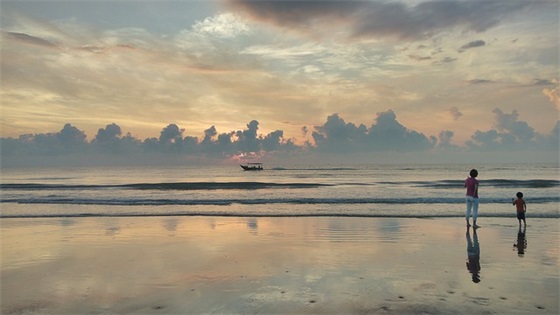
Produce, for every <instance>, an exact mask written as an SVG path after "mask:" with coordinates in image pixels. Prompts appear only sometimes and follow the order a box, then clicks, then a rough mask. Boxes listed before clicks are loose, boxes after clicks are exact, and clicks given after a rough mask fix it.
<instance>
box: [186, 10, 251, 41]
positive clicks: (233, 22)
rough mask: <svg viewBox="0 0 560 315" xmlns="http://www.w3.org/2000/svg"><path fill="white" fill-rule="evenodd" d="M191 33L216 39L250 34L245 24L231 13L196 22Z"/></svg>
mask: <svg viewBox="0 0 560 315" xmlns="http://www.w3.org/2000/svg"><path fill="white" fill-rule="evenodd" d="M192 28H193V31H194V32H196V33H199V34H203V35H209V36H214V37H218V38H232V37H236V36H238V35H243V34H248V33H249V32H250V29H249V26H248V25H247V23H245V22H243V20H241V19H240V18H239V17H237V16H236V15H234V14H232V13H223V14H219V15H216V16H212V17H207V18H205V19H204V20H203V21H197V22H196V23H195V24H194V25H193V27H192Z"/></svg>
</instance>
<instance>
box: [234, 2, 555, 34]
mask: <svg viewBox="0 0 560 315" xmlns="http://www.w3.org/2000/svg"><path fill="white" fill-rule="evenodd" d="M225 3H226V4H228V5H229V7H230V8H233V9H236V10H237V11H238V12H240V13H243V14H245V15H246V16H248V17H250V18H252V19H254V20H256V21H260V22H263V23H268V24H271V25H274V26H277V27H280V28H284V29H290V30H295V31H298V32H303V33H307V34H321V33H322V28H324V27H325V25H329V26H335V25H340V26H343V27H344V29H346V30H348V32H349V33H348V36H349V37H350V38H374V37H375V38H378V37H395V38H398V39H402V40H416V39H423V38H427V37H429V36H432V35H434V34H437V33H440V32H445V31H449V29H460V30H462V31H471V32H475V33H480V32H483V31H486V30H488V29H490V28H492V27H495V26H497V25H499V24H501V23H502V22H503V21H505V20H507V19H510V18H511V17H512V16H514V15H517V16H518V17H522V16H523V14H527V13H528V12H530V10H532V9H539V8H540V9H546V8H550V9H555V8H554V6H553V4H552V3H551V1H504V0H486V1H464V0H448V1H441V0H435V1H425V2H421V3H418V4H416V5H408V4H406V3H404V2H402V1H329V0H299V1H291V0H286V1H278V0H275V1H267V0H263V1H253V0H226V1H225ZM478 44H480V43H478Z"/></svg>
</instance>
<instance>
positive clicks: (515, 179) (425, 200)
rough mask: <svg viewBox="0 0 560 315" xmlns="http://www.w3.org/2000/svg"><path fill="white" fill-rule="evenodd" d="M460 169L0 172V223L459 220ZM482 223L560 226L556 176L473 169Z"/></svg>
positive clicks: (514, 168) (529, 169) (542, 171)
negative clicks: (522, 214)
mask: <svg viewBox="0 0 560 315" xmlns="http://www.w3.org/2000/svg"><path fill="white" fill-rule="evenodd" d="M471 168H472V166H469V165H265V169H264V170H262V171H244V170H242V169H241V168H240V167H239V165H217V166H174V167H171V166H155V167H154V166H149V167H148V166H143V167H139V166H137V167H80V168H78V167H74V168H29V169H23V168H4V169H2V171H1V177H2V178H1V186H0V189H1V203H0V206H1V211H0V212H1V213H0V217H4V218H8V217H73V216H176V215H221V216H364V217H428V218H429V217H460V216H464V213H465V205H464V204H465V188H464V181H465V179H466V178H467V177H468V173H469V171H470V169H471ZM476 168H477V169H478V172H479V177H478V180H479V181H480V188H479V196H480V210H479V216H481V217H515V208H514V207H513V206H512V204H511V202H512V198H515V194H516V193H517V192H518V191H521V192H523V194H524V195H525V198H524V199H525V200H526V203H527V217H528V218H531V217H541V218H559V217H560V210H559V205H560V194H559V190H558V188H559V187H560V180H559V167H558V165H557V164H548V165H540V164H539V165H529V164H527V165H511V164H508V165H498V164H492V165H485V166H476Z"/></svg>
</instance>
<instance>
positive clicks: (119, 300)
mask: <svg viewBox="0 0 560 315" xmlns="http://www.w3.org/2000/svg"><path fill="white" fill-rule="evenodd" d="M528 222H529V225H528V227H527V230H526V233H525V235H519V234H518V224H517V220H516V219H515V218H513V217H512V218H481V219H480V220H479V224H480V225H482V227H481V228H480V229H479V230H478V231H477V233H476V236H475V235H474V233H473V231H472V229H471V230H470V233H468V234H467V228H466V227H465V226H464V221H463V219H461V218H444V219H405V218H351V217H295V218H293V217H292V218H289V217H286V218H282V217H280V218H266V217H260V218H251V217H137V218H134V217H120V218H118V217H117V218H112V217H100V218H95V217H87V218H33V219H30V218H26V219H1V220H0V232H1V265H0V266H1V279H0V280H1V296H0V297H1V300H0V302H1V312H2V314H208V313H214V314H215V313H218V314H223V313H227V314H325V313H333V314H558V313H559V311H560V310H559V302H558V301H559V281H560V272H559V266H560V249H559V244H558V240H559V239H560V238H559V236H560V233H559V231H560V226H559V223H560V221H559V220H558V219H528ZM525 242H526V248H525V249H523V246H522V247H521V248H522V249H523V251H524V253H523V254H520V253H519V252H518V248H517V247H514V244H517V243H520V244H524V243H525ZM477 253H478V255H477ZM469 256H470V257H469ZM467 263H468V265H467ZM469 269H470V270H469ZM473 274H474V276H473Z"/></svg>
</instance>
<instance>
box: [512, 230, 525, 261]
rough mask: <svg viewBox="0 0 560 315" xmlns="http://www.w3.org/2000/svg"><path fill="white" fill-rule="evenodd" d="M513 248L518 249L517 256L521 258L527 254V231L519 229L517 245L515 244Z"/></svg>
mask: <svg viewBox="0 0 560 315" xmlns="http://www.w3.org/2000/svg"><path fill="white" fill-rule="evenodd" d="M513 247H515V248H517V254H518V255H519V257H523V255H524V254H525V249H526V248H527V239H526V238H525V229H523V230H521V228H519V232H518V233H517V243H515V244H513ZM515 248H514V250H515Z"/></svg>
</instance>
